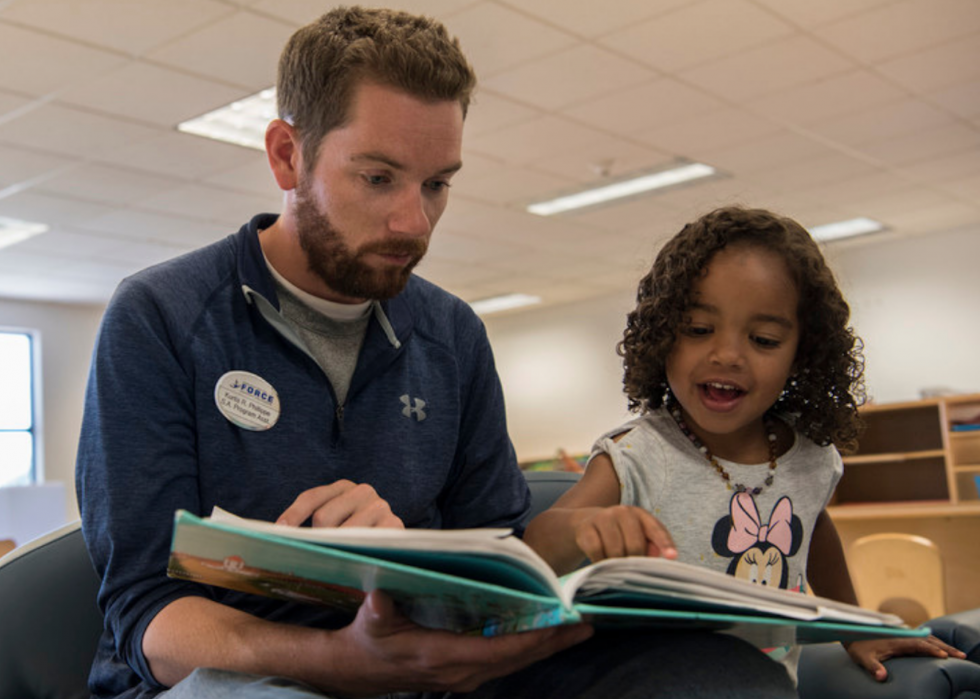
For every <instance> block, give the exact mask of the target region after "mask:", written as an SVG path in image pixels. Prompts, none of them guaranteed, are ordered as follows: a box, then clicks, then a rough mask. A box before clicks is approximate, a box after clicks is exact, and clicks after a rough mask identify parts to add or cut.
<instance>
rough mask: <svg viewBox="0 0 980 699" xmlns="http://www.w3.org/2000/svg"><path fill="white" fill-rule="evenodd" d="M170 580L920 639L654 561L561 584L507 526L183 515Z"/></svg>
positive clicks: (479, 629) (412, 612)
mask: <svg viewBox="0 0 980 699" xmlns="http://www.w3.org/2000/svg"><path fill="white" fill-rule="evenodd" d="M167 572H168V574H169V575H170V576H171V577H174V578H179V579H185V580H192V581H196V582H200V583H204V584H208V585H215V586H218V587H224V588H229V589H233V590H238V591H241V592H248V593H253V594H257V595H265V596H269V597H275V598H279V599H283V600H288V601H293V602H302V603H309V604H319V605H325V606H329V607H332V608H335V609H338V610H341V611H345V612H348V613H350V614H353V613H354V612H355V611H356V610H357V608H358V606H359V605H360V603H361V602H362V601H363V599H364V597H365V595H366V594H367V592H369V591H371V590H375V589H380V590H383V591H384V592H385V593H387V594H388V595H389V596H390V597H391V598H392V599H393V600H394V602H395V604H396V605H397V606H398V608H399V609H400V610H401V611H402V613H404V614H405V615H406V616H407V617H408V618H409V619H411V620H412V621H414V622H415V623H417V624H419V625H421V626H426V627H429V628H438V629H446V630H451V631H456V632H460V633H471V634H482V635H497V634H502V633H515V632H520V631H526V630H530V629H535V628H544V627H548V626H553V625H557V624H568V623H576V622H579V621H583V620H585V621H589V622H590V623H594V624H596V625H597V626H616V627H627V626H628V627H637V626H642V627H657V628H706V629H715V630H719V631H726V632H731V633H735V634H736V635H739V636H741V637H743V638H745V639H746V640H749V641H750V642H753V643H755V644H756V645H758V646H759V647H769V646H775V645H786V644H791V643H795V642H801V643H802V642H820V641H828V640H853V639H857V638H869V637H881V636H924V635H927V633H928V630H927V629H909V628H906V627H905V626H904V625H903V624H902V621H901V619H900V618H898V617H896V616H893V615H888V614H881V613H878V612H874V611H870V610H866V609H862V608H860V607H855V606H852V605H847V604H843V603H840V602H835V601H833V600H827V599H824V598H820V597H813V596H810V595H803V594H800V593H797V592H791V591H788V590H778V589H772V588H767V587H763V586H761V585H755V584H752V583H750V582H747V581H744V580H739V579H736V578H733V577H731V576H728V575H725V574H723V573H719V572H717V571H713V570H710V569H708V568H704V567H701V566H694V565H689V564H685V563H680V562H677V561H670V560H666V559H662V558H644V557H632V558H618V559H608V560H605V561H600V562H598V563H595V564H592V565H588V566H585V567H583V568H581V569H579V570H577V571H575V572H574V573H571V574H569V575H566V576H564V577H562V578H558V577H557V576H556V575H555V574H554V573H553V571H552V570H551V568H550V567H549V566H548V564H547V563H545V561H544V560H543V559H541V558H540V557H539V556H538V555H537V554H536V553H535V552H534V551H533V550H532V549H531V548H530V547H528V546H527V545H526V544H524V543H523V542H522V541H520V539H518V538H516V537H514V536H512V535H511V533H510V530H507V529H472V530H443V531H440V530H428V529H425V530H420V529H408V530H405V529H378V528H358V527H351V528H322V529H314V528H308V527H287V526H283V525H276V524H272V523H269V522H259V521H256V520H248V519H243V518H240V517H236V516H234V515H231V514H229V513H227V512H224V511H221V510H216V511H215V512H214V513H213V514H212V516H211V517H210V518H201V517H197V516H195V515H193V514H191V513H188V512H186V511H179V512H178V513H177V514H176V519H175V528H174V536H173V543H172V547H171V555H170V561H169V564H168V571H167Z"/></svg>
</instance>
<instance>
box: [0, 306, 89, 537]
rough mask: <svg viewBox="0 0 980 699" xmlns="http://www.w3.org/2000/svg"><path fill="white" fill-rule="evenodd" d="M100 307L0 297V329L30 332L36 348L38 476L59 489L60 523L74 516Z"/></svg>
mask: <svg viewBox="0 0 980 699" xmlns="http://www.w3.org/2000/svg"><path fill="white" fill-rule="evenodd" d="M103 310H104V309H103V307H102V306H73V305H63V304H51V303H32V302H21V301H9V300H3V299H0V327H7V328H20V329H29V330H36V331H38V334H39V340H40V350H41V408H42V416H41V421H40V422H41V430H42V435H43V437H42V445H41V447H42V450H43V453H42V458H43V463H42V464H41V469H42V473H41V476H42V478H43V480H44V481H45V482H61V483H64V486H65V521H68V520H71V519H75V518H77V517H78V507H77V505H76V503H75V476H74V472H75V452H76V449H77V446H78V433H79V430H80V428H81V424H82V402H83V398H84V394H85V382H86V379H87V377H88V365H89V360H90V359H91V355H92V346H93V344H94V342H95V334H96V331H97V330H98V326H99V321H100V320H101V318H102V312H103Z"/></svg>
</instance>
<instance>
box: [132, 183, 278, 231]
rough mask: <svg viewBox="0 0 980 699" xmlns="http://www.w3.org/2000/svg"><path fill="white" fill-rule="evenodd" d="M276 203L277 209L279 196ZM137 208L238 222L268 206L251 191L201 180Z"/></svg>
mask: <svg viewBox="0 0 980 699" xmlns="http://www.w3.org/2000/svg"><path fill="white" fill-rule="evenodd" d="M275 205H276V208H275V209H274V210H275V211H278V207H279V200H278V197H277V198H276V201H275ZM138 208H139V209H140V210H142V211H149V212H151V213H154V212H155V213H168V212H170V211H179V212H180V214H181V215H182V216H187V217H189V218H196V219H200V220H202V221H210V222H213V223H225V224H227V225H229V226H235V225H239V226H240V225H242V224H243V223H247V222H248V221H249V219H251V218H252V217H253V216H254V215H255V214H257V213H259V212H260V211H262V210H268V208H267V207H262V206H260V205H259V203H258V202H257V200H256V197H255V196H253V195H250V194H243V193H241V192H232V191H230V190H227V189H218V188H217V187H211V186H208V185H203V184H194V185H188V186H184V187H180V188H177V189H169V190H167V191H166V192H162V193H160V194H157V195H156V196H153V197H149V198H147V199H144V200H142V201H141V202H140V204H139V207H138Z"/></svg>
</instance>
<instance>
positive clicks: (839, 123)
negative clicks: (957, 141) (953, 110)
mask: <svg viewBox="0 0 980 699" xmlns="http://www.w3.org/2000/svg"><path fill="white" fill-rule="evenodd" d="M949 121H950V118H949V116H948V115H947V114H944V113H943V112H942V111H941V110H939V109H937V108H936V107H934V106H932V105H930V104H927V103H926V102H923V101H921V100H917V99H902V100H899V101H897V102H891V103H888V104H884V105H881V106H877V107H872V108H870V109H866V110H864V111H861V112H857V113H855V114H848V115H846V116H843V117H838V118H834V119H828V120H826V121H824V122H820V123H816V124H812V125H811V126H810V128H811V129H812V130H813V131H815V132H817V133H819V134H821V135H822V136H824V137H826V138H829V139H830V140H831V141H836V142H839V143H842V144H845V145H848V146H859V145H861V144H863V143H867V142H869V141H874V140H882V139H886V138H892V137H895V136H901V135H904V134H909V133H914V132H917V131H922V130H926V129H931V128H935V127H937V126H942V125H943V124H947V123H949Z"/></svg>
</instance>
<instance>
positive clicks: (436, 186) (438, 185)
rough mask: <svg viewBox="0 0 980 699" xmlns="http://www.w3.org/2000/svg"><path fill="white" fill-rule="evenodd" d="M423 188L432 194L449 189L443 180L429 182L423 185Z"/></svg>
mask: <svg viewBox="0 0 980 699" xmlns="http://www.w3.org/2000/svg"><path fill="white" fill-rule="evenodd" d="M425 188H426V189H428V190H430V191H432V192H441V191H443V190H444V189H449V183H448V182H446V181H445V180H429V181H428V182H426V183H425Z"/></svg>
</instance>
